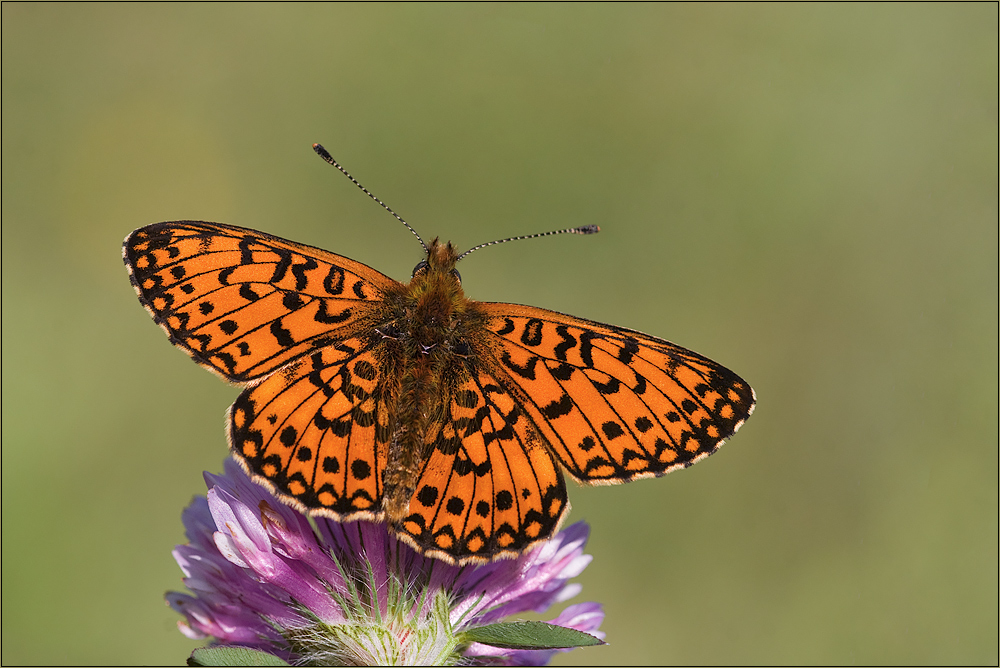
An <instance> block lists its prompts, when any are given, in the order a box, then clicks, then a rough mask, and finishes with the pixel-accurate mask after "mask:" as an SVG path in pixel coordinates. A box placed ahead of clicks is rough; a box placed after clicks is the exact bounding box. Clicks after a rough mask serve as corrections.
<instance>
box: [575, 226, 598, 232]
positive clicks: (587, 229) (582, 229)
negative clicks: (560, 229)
mask: <svg viewBox="0 0 1000 668" xmlns="http://www.w3.org/2000/svg"><path fill="white" fill-rule="evenodd" d="M600 231H601V228H600V227H598V226H597V225H584V226H583V227H578V228H576V232H577V233H578V234H597V233H598V232H600Z"/></svg>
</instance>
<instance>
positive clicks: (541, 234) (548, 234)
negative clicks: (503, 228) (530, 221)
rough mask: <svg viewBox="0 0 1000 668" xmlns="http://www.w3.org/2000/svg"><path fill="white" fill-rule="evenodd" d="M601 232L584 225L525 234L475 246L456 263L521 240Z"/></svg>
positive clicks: (594, 227)
mask: <svg viewBox="0 0 1000 668" xmlns="http://www.w3.org/2000/svg"><path fill="white" fill-rule="evenodd" d="M600 231H601V228H600V227H598V226H597V225H584V226H583V227H570V228H568V229H565V230H552V231H551V232H539V233H538V234H525V235H523V236H520V237H508V238H507V239H497V240H496V241H490V242H487V243H485V244H479V245H478V246H473V247H472V248H470V249H469V250H467V251H465V252H464V253H462V254H461V255H459V256H458V258H457V259H456V260H455V262H458V261H459V260H461V259H462V258H463V257H465V256H466V255H468V254H469V253H471V252H472V251H477V250H479V249H480V248H486V247H487V246H496V245H497V244H505V243H507V242H508V241H520V240H521V239H537V238H538V237H551V236H552V235H554V234H597V233H598V232H600Z"/></svg>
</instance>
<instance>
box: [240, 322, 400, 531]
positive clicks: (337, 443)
mask: <svg viewBox="0 0 1000 668" xmlns="http://www.w3.org/2000/svg"><path fill="white" fill-rule="evenodd" d="M384 354H386V351H385V350H384V344H382V343H381V342H380V341H377V340H374V341H373V340H372V339H371V338H369V339H367V340H365V339H360V338H357V339H348V340H346V341H342V342H338V343H336V344H333V345H331V346H327V347H326V348H324V349H323V350H320V351H316V352H313V353H311V354H309V355H306V356H305V357H303V358H301V359H300V360H298V361H296V362H293V363H292V364H290V365H288V366H286V367H285V368H284V369H282V370H281V371H279V372H277V373H275V374H273V375H271V376H270V377H268V378H267V379H265V380H264V381H263V382H261V383H260V384H259V385H256V386H254V387H251V388H249V389H247V390H245V391H244V392H243V394H241V395H240V397H239V398H238V399H237V400H236V402H235V403H234V404H233V407H232V408H231V409H230V426H229V429H230V445H231V448H232V451H233V454H234V455H235V456H236V457H237V459H239V460H240V461H242V462H243V463H244V465H245V466H246V467H247V469H248V470H249V471H250V472H251V474H253V475H254V476H255V477H256V478H257V479H258V480H263V481H265V482H266V483H267V485H268V486H269V487H270V488H271V489H273V490H274V491H275V492H276V493H277V494H278V495H279V496H280V497H281V498H282V500H283V501H285V502H286V503H290V504H292V505H295V506H296V507H298V508H300V509H302V510H309V511H311V512H313V513H318V514H323V515H326V516H329V517H333V518H335V519H341V520H343V519H345V518H349V517H380V516H381V512H382V508H381V502H382V471H383V470H384V469H385V464H386V458H387V448H388V444H389V438H390V416H391V409H390V406H391V404H392V400H391V394H392V387H393V385H392V382H388V381H387V379H386V378H384V377H383V375H382V373H381V367H382V364H383V362H384V360H383V356H384Z"/></svg>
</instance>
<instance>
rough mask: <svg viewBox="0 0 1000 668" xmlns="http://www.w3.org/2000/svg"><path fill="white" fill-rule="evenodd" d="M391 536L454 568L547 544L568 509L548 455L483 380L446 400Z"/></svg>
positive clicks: (495, 387)
mask: <svg viewBox="0 0 1000 668" xmlns="http://www.w3.org/2000/svg"><path fill="white" fill-rule="evenodd" d="M429 445H430V446H431V448H432V450H431V451H430V455H429V456H428V458H427V460H426V462H425V464H424V468H423V471H422V473H421V475H420V478H419V481H418V483H417V487H416V491H415V492H414V495H413V498H412V499H411V500H410V508H409V512H410V514H409V516H407V517H405V518H404V519H403V520H402V521H401V522H400V523H399V524H398V526H396V527H395V529H396V530H397V531H398V532H399V534H400V536H401V537H403V538H404V540H407V541H408V542H410V543H411V544H412V545H414V546H415V547H416V548H417V549H418V550H420V551H421V552H426V553H427V554H430V555H432V556H435V557H439V558H443V559H446V560H448V561H450V562H455V561H457V562H458V563H467V562H476V561H486V560H488V559H495V558H497V557H503V556H513V555H516V554H518V553H520V552H522V551H524V550H525V549H526V548H527V547H528V546H530V545H531V544H532V543H534V542H536V541H539V540H544V539H545V538H548V537H549V536H550V535H552V533H553V532H554V531H555V530H556V528H557V527H558V525H559V523H560V522H561V521H562V518H563V517H564V516H565V514H566V512H567V511H568V510H569V503H568V502H567V500H566V485H565V482H564V480H563V477H562V474H561V473H560V472H559V468H558V466H557V465H556V463H555V461H554V460H553V459H552V455H551V454H550V453H549V451H548V448H546V447H545V444H544V443H543V442H542V441H541V439H540V438H539V437H538V433H537V431H536V430H535V428H534V426H533V425H532V424H531V421H530V420H529V419H528V417H527V416H526V415H525V413H524V412H523V411H522V409H521V408H520V406H519V404H518V402H517V401H516V400H515V399H514V397H513V396H512V395H511V394H510V393H509V392H508V391H507V390H506V389H505V388H504V387H503V386H501V385H500V383H498V382H497V379H496V378H494V377H493V376H491V375H490V374H489V373H485V372H478V373H474V374H472V376H471V377H470V378H468V379H467V380H466V381H465V382H463V383H460V384H459V385H458V386H457V387H456V389H455V391H453V392H452V393H451V396H450V400H449V401H448V415H447V417H446V419H445V420H444V421H443V424H442V425H441V429H440V430H439V431H438V432H437V433H436V434H432V435H431V437H430V439H429Z"/></svg>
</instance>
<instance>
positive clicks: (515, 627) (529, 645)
mask: <svg viewBox="0 0 1000 668" xmlns="http://www.w3.org/2000/svg"><path fill="white" fill-rule="evenodd" d="M460 635H461V638H462V642H479V643H482V644H484V645H491V646H493V647H501V648H503V649H566V648H569V647H588V646H590V645H603V644H604V641H603V640H600V639H599V638H595V637H594V636H592V635H590V634H589V633H584V632H583V631H577V630H576V629H568V628H566V627H565V626H556V625H555V624H546V623H545V622H502V623H500V624H488V625H486V626H479V627H476V628H474V629H469V630H468V631H465V632H463V633H461V634H460Z"/></svg>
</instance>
